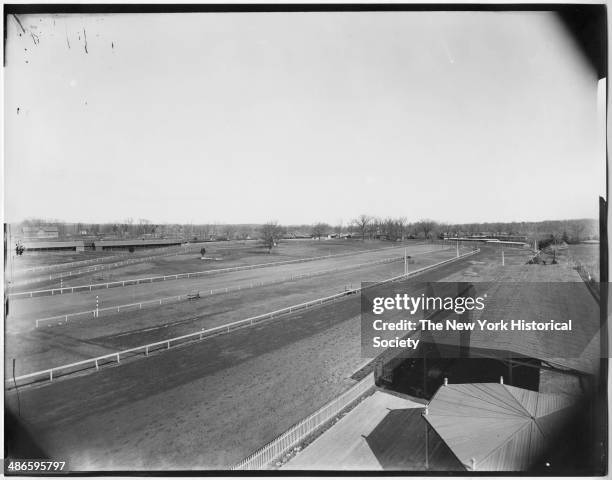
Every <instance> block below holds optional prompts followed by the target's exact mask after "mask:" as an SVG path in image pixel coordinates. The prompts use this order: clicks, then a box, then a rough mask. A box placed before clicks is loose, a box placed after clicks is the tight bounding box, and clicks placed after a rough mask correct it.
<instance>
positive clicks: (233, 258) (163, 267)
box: [11, 240, 439, 292]
mask: <svg viewBox="0 0 612 480" xmlns="http://www.w3.org/2000/svg"><path fill="white" fill-rule="evenodd" d="M205 246H206V257H208V258H212V259H213V260H201V256H200V253H199V252H189V253H186V254H181V255H172V256H163V255H159V256H158V257H157V258H154V259H152V260H148V261H143V262H138V263H134V264H130V265H125V266H120V267H116V268H112V269H108V270H106V269H105V270H99V271H92V272H85V273H81V274H78V275H73V276H70V277H65V278H63V279H62V283H61V284H62V285H63V286H64V287H70V286H78V285H89V284H92V283H105V282H112V281H118V280H127V279H134V278H147V277H151V276H158V275H174V274H177V273H187V272H199V271H206V270H214V269H221V268H229V267H239V266H245V265H256V264H263V263H273V262H282V261H287V260H296V259H301V258H312V257H321V256H326V255H337V254H346V253H355V254H360V253H367V252H369V251H371V250H380V249H389V248H390V247H397V250H398V251H399V249H400V248H404V247H407V248H409V249H419V248H424V247H425V246H427V249H430V250H431V249H432V248H436V247H437V246H436V245H432V244H423V242H416V241H407V242H404V243H395V244H394V243H391V242H382V241H366V242H362V241H357V240H344V241H339V240H286V241H284V242H281V243H280V244H279V245H278V247H276V248H274V249H273V250H272V253H270V254H269V253H268V251H267V249H264V248H261V247H260V246H258V245H257V244H256V243H253V242H248V243H246V244H245V243H242V242H236V243H231V244H228V243H211V244H206V245H205ZM438 248H439V246H438ZM126 258H132V257H126ZM53 273H57V272H56V271H54V272H53ZM42 276H44V274H43V275H41V274H40V272H38V273H36V274H34V273H33V274H31V277H32V278H35V277H42ZM59 287H60V280H59V278H58V279H53V280H49V279H48V278H47V279H43V280H41V281H39V282H35V283H29V284H27V285H18V286H16V287H14V288H13V289H12V290H11V291H13V292H23V291H31V290H41V289H46V288H59Z"/></svg>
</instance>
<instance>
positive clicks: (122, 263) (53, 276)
mask: <svg viewBox="0 0 612 480" xmlns="http://www.w3.org/2000/svg"><path fill="white" fill-rule="evenodd" d="M197 250H199V249H197ZM195 251H196V250H184V251H181V252H176V251H175V252H172V253H163V254H159V255H150V256H148V257H138V258H130V259H128V260H121V261H119V262H113V263H98V264H96V265H91V266H89V267H85V268H79V269H76V270H70V271H68V272H66V271H64V272H59V273H51V274H49V275H45V276H44V277H36V278H28V279H25V280H17V281H13V282H11V287H18V286H23V285H30V284H32V283H40V282H46V281H49V280H59V279H62V278H69V277H74V276H76V275H80V274H82V273H91V272H98V271H100V270H110V269H113V268H118V267H124V266H126V265H133V264H135V263H144V262H147V261H149V260H156V259H158V258H162V257H171V256H174V255H183V254H184V253H189V252H195Z"/></svg>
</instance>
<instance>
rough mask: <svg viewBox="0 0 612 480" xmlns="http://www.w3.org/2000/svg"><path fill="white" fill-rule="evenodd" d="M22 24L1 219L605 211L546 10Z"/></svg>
mask: <svg viewBox="0 0 612 480" xmlns="http://www.w3.org/2000/svg"><path fill="white" fill-rule="evenodd" d="M19 18H20V21H21V24H22V25H23V27H24V29H25V32H23V31H22V29H21V28H20V26H19V25H18V23H17V22H16V21H15V20H14V19H13V18H9V19H8V21H7V30H8V42H7V46H6V56H7V57H6V68H5V109H6V110H5V119H6V130H5V135H6V147H5V148H6V150H5V182H6V189H5V193H6V199H5V214H6V218H7V220H8V221H18V220H21V219H23V218H25V217H32V216H36V217H50V218H59V219H63V220H66V221H87V222H91V221H99V222H103V221H116V220H120V219H124V218H126V217H133V218H147V219H149V220H151V221H153V222H156V223H157V222H180V223H183V222H194V223H206V222H212V221H217V222H228V223H258V222H264V221H267V220H270V219H276V220H278V221H280V222H281V223H292V224H297V223H312V222H314V221H326V222H329V223H334V224H335V223H338V222H340V221H343V222H344V223H346V222H348V221H350V220H351V219H352V218H354V217H356V216H357V215H359V214H360V213H368V214H371V215H379V216H400V215H401V216H407V217H408V219H409V220H412V221H413V220H417V219H419V218H425V217H430V218H434V219H437V220H440V221H448V222H472V221H512V220H517V221H520V220H541V219H562V218H579V217H591V218H594V217H597V215H598V207H597V197H598V195H603V194H604V189H605V179H604V174H605V163H604V162H605V159H604V158H603V157H602V153H601V152H602V150H601V148H602V145H603V144H602V141H603V136H602V127H601V125H602V124H601V112H600V113H599V116H598V109H597V78H596V76H595V74H594V73H593V72H592V71H591V69H590V67H589V65H588V64H587V63H586V60H585V58H584V57H583V55H582V53H580V52H579V51H578V50H576V48H575V45H574V42H573V40H572V39H571V38H570V37H568V36H567V34H566V31H565V29H564V28H563V27H562V25H561V24H560V23H559V22H558V20H557V19H556V17H555V16H553V15H552V14H546V13H496V12H489V13H474V12H465V13H462V12H455V13H452V12H449V13H447V12H438V13H428V12H408V13H397V12H373V13H348V12H342V13H260V14H253V13H225V14H138V15H136V14H132V15H129V14H125V15H103V16H101V15H91V16H83V15H74V16H56V15H54V16H52V15H48V16H21V17H19ZM20 34H21V35H20ZM85 36H86V42H87V52H86V51H85Z"/></svg>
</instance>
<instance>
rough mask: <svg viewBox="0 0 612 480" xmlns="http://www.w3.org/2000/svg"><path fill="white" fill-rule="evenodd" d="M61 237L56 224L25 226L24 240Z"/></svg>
mask: <svg viewBox="0 0 612 480" xmlns="http://www.w3.org/2000/svg"><path fill="white" fill-rule="evenodd" d="M51 238H59V230H58V228H57V227H56V226H38V227H23V239H24V240H39V239H41V240H42V239H45V240H46V239H51Z"/></svg>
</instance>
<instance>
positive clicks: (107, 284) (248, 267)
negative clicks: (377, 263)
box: [9, 246, 414, 298]
mask: <svg viewBox="0 0 612 480" xmlns="http://www.w3.org/2000/svg"><path fill="white" fill-rule="evenodd" d="M398 248H402V247H399V246H394V247H385V248H381V249H376V250H363V251H360V252H348V253H338V254H335V255H324V256H319V257H307V258H299V259H293V260H284V261H281V262H270V263H259V264H255V265H241V266H237V267H227V268H218V269H214V270H203V271H199V272H186V273H177V274H174V275H159V276H156V277H146V278H133V279H128V280H117V281H114V282H105V283H94V284H90V285H77V286H74V287H59V288H49V289H45V290H32V291H29V292H15V293H9V298H26V297H30V298H32V297H35V296H36V297H41V296H47V295H56V294H57V295H62V294H64V293H75V292H85V291H90V292H91V291H92V290H101V289H106V288H116V287H125V286H126V285H127V286H130V285H140V284H141V283H153V282H163V281H167V280H178V279H181V278H183V279H184V278H194V277H201V276H205V275H214V274H220V273H230V272H238V271H243V270H253V269H256V268H265V267H273V266H278V265H289V264H292V263H304V262H312V261H315V260H324V259H326V258H337V257H345V256H349V255H360V254H364V253H370V252H380V251H384V250H390V249H398ZM413 255H414V254H413Z"/></svg>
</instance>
